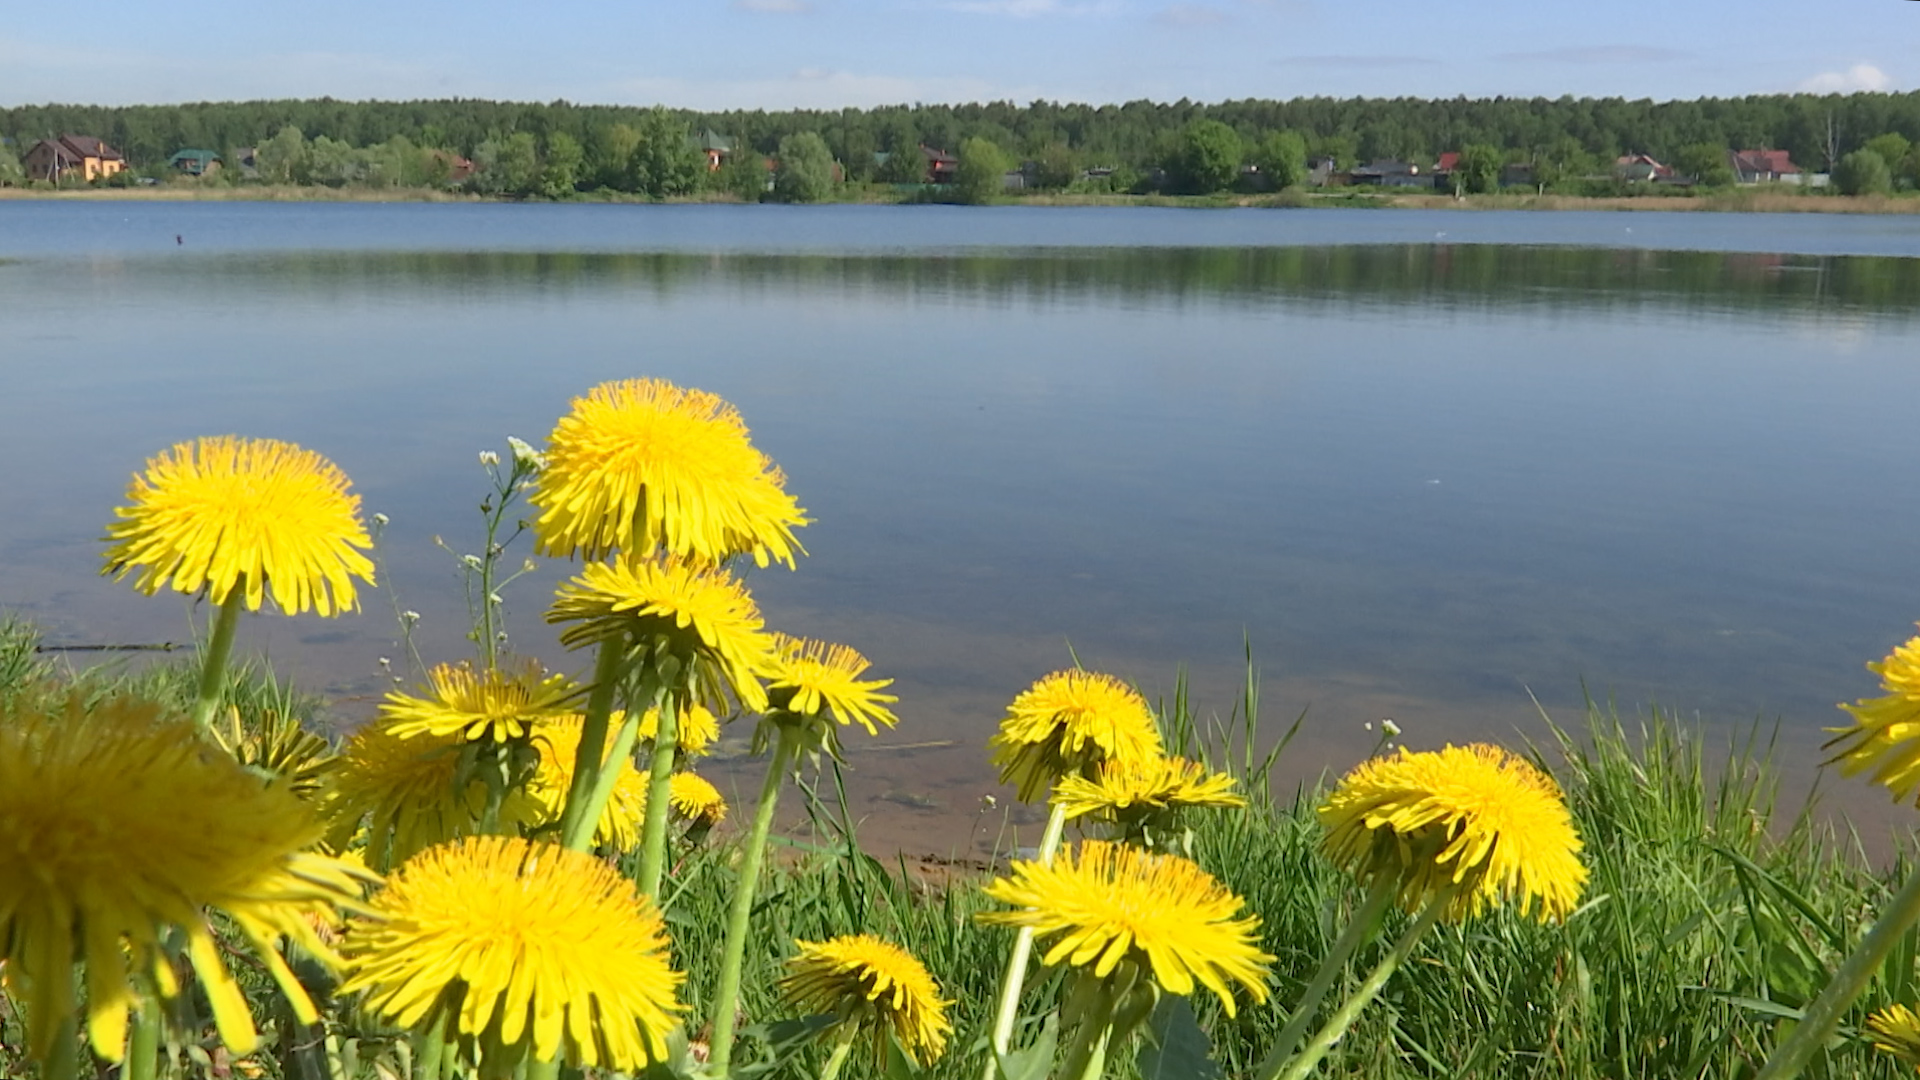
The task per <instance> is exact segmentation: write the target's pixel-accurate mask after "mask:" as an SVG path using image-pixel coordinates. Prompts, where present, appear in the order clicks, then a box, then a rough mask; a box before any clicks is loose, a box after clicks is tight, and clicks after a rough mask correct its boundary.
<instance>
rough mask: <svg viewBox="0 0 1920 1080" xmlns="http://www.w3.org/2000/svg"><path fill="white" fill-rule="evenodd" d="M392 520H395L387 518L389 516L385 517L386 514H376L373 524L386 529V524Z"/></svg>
mask: <svg viewBox="0 0 1920 1080" xmlns="http://www.w3.org/2000/svg"><path fill="white" fill-rule="evenodd" d="M392 520H393V519H392V518H390V517H388V516H387V515H385V514H375V515H373V523H374V524H375V525H378V526H380V527H381V528H385V527H386V524H387V522H389V521H392Z"/></svg>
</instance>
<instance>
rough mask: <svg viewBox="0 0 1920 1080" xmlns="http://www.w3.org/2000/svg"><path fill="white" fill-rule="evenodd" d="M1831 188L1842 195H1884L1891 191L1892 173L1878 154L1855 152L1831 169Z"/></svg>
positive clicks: (1869, 151)
mask: <svg viewBox="0 0 1920 1080" xmlns="http://www.w3.org/2000/svg"><path fill="white" fill-rule="evenodd" d="M1833 186H1834V187H1837V188H1839V189H1840V194H1842V195H1884V194H1886V193H1887V192H1889V191H1892V190H1893V172H1892V170H1890V169H1888V168H1887V161H1886V159H1885V158H1883V157H1881V156H1880V155H1879V154H1876V153H1874V152H1873V151H1871V150H1855V151H1854V152H1853V153H1851V154H1848V155H1846V156H1845V157H1843V158H1841V159H1840V163H1839V164H1838V165H1835V166H1834V167H1833Z"/></svg>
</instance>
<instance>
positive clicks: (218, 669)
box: [193, 589, 247, 734]
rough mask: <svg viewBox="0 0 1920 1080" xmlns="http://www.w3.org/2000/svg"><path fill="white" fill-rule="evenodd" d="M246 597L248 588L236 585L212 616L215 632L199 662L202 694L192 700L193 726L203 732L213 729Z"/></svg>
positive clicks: (200, 691) (200, 690)
mask: <svg viewBox="0 0 1920 1080" xmlns="http://www.w3.org/2000/svg"><path fill="white" fill-rule="evenodd" d="M246 600H247V594H246V590H244V589H234V590H233V591H232V592H229V593H228V594H227V598H226V600H224V601H223V602H222V603H221V604H220V613H219V614H218V615H215V616H214V619H213V634H212V636H210V637H209V638H208V639H207V653H206V656H205V657H204V658H203V659H202V661H201V666H200V689H199V695H198V696H197V697H196V698H195V699H194V702H193V726H194V727H195V728H197V729H199V730H200V731H201V732H202V733H203V734H204V733H206V732H210V731H212V730H213V714H214V713H215V712H216V711H218V710H219V708H220V700H221V698H222V697H223V696H224V691H225V689H226V682H227V657H229V656H231V655H232V654H233V631H234V628H235V627H237V626H238V625H239V623H240V609H241V607H243V606H244V605H245V604H246Z"/></svg>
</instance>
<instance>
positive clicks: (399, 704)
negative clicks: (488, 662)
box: [380, 661, 578, 742]
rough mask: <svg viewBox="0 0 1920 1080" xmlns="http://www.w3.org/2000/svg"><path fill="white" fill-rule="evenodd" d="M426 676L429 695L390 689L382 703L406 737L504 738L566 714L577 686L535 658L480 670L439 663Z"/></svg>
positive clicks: (395, 730) (383, 715) (387, 718)
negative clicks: (548, 671)
mask: <svg viewBox="0 0 1920 1080" xmlns="http://www.w3.org/2000/svg"><path fill="white" fill-rule="evenodd" d="M427 681H428V683H429V685H428V687H427V688H426V690H425V693H426V694H427V695H428V696H425V697H415V696H414V695H412V694H403V693H399V692H398V691H395V692H393V693H390V694H388V695H387V700H386V702H385V703H384V704H382V705H381V706H380V722H381V723H382V724H383V725H384V726H385V728H386V730H387V731H389V732H390V733H392V734H393V735H395V736H397V737H399V738H402V739H410V738H413V737H414V736H416V735H458V736H460V737H461V738H462V739H465V740H466V741H468V742H478V741H480V740H482V739H492V740H494V741H495V742H505V741H506V740H508V739H518V738H523V737H525V736H526V734H527V733H528V732H530V731H532V730H533V729H534V728H535V727H536V726H538V725H539V724H540V723H541V722H543V721H546V720H549V719H551V718H553V717H555V716H560V715H563V714H565V713H566V712H567V711H568V710H569V709H570V708H571V707H572V704H573V701H572V699H573V697H574V695H575V694H576V693H577V692H578V688H577V687H575V686H574V685H573V682H572V681H571V680H569V679H568V678H567V677H566V676H565V675H548V674H546V673H545V672H544V671H543V670H542V669H541V667H540V665H539V664H537V663H534V662H533V661H528V662H527V663H526V664H524V665H522V666H521V667H519V668H517V669H513V670H503V669H488V670H486V671H480V672H476V671H474V670H473V668H472V667H470V666H468V665H466V664H439V665H436V666H435V667H434V669H433V670H432V671H430V672H428V673H427Z"/></svg>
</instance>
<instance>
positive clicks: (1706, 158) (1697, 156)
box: [1673, 143, 1733, 187]
mask: <svg viewBox="0 0 1920 1080" xmlns="http://www.w3.org/2000/svg"><path fill="white" fill-rule="evenodd" d="M1673 167H1674V168H1676V169H1678V170H1680V175H1682V176H1685V177H1688V178H1689V179H1691V180H1692V181H1693V182H1694V183H1696V184H1701V185H1704V186H1706V187H1725V186H1726V185H1728V184H1731V183H1733V166H1732V164H1731V163H1730V162H1729V161H1728V158H1727V148H1726V147H1724V146H1721V145H1719V144H1717V143H1693V144H1691V145H1688V146H1683V147H1681V148H1680V152H1679V153H1677V154H1675V155H1674V156H1673Z"/></svg>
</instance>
